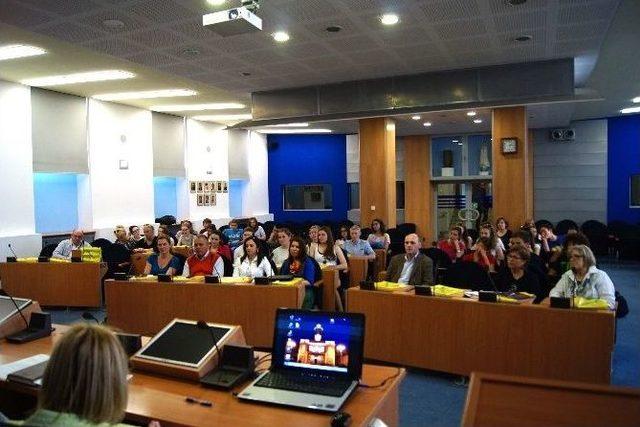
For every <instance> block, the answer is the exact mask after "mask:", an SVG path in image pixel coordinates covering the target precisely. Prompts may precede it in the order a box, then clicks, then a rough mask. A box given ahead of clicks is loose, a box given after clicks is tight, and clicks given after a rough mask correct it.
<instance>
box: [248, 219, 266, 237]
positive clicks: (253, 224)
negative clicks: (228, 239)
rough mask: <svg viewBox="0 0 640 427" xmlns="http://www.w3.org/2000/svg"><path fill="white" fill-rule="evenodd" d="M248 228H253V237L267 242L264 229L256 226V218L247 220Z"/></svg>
mask: <svg viewBox="0 0 640 427" xmlns="http://www.w3.org/2000/svg"><path fill="white" fill-rule="evenodd" d="M249 227H251V228H253V235H254V236H255V237H256V238H257V239H260V240H267V234H266V233H265V232H264V228H262V226H261V225H260V224H258V220H257V219H256V217H251V218H249Z"/></svg>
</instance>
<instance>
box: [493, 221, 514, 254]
mask: <svg viewBox="0 0 640 427" xmlns="http://www.w3.org/2000/svg"><path fill="white" fill-rule="evenodd" d="M496 235H497V236H498V239H500V240H502V245H503V246H504V247H505V248H506V247H507V246H509V239H510V238H511V230H509V223H508V222H507V220H506V219H505V218H504V217H503V216H501V217H499V218H498V219H496Z"/></svg>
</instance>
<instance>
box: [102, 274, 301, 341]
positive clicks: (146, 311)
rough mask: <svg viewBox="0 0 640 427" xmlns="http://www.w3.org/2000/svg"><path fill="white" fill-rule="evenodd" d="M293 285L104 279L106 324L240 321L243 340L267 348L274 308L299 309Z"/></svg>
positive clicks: (133, 327)
mask: <svg viewBox="0 0 640 427" xmlns="http://www.w3.org/2000/svg"><path fill="white" fill-rule="evenodd" d="M303 295H304V294H303V293H301V292H300V288H299V287H295V286H254V285H226V284H216V285H209V284H203V283H186V284H176V283H157V282H121V281H112V280H107V281H106V282H105V298H106V306H107V319H108V322H109V325H110V326H113V327H116V328H120V329H122V330H123V331H126V332H130V333H137V334H142V335H154V334H156V333H157V332H158V331H159V330H161V329H162V328H163V327H165V326H166V325H167V323H169V322H170V321H171V320H172V319H174V318H183V319H191V320H205V321H207V322H218V323H226V324H231V325H241V326H242V330H243V332H244V335H245V338H246V339H247V344H249V345H252V346H255V347H271V345H272V343H273V328H274V320H275V312H276V309H277V308H278V307H288V308H299V307H301V306H302V296H303Z"/></svg>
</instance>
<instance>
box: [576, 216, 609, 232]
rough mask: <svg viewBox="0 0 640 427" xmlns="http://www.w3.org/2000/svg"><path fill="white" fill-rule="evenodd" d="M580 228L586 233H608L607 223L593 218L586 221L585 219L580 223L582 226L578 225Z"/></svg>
mask: <svg viewBox="0 0 640 427" xmlns="http://www.w3.org/2000/svg"><path fill="white" fill-rule="evenodd" d="M580 229H581V230H582V232H583V233H585V234H587V233H594V234H599V233H601V234H606V233H608V228H607V225H606V224H604V223H602V222H600V221H597V220H595V219H590V220H588V221H585V222H583V223H582V226H581V227H580Z"/></svg>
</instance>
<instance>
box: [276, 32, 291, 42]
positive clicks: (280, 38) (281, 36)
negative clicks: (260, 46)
mask: <svg viewBox="0 0 640 427" xmlns="http://www.w3.org/2000/svg"><path fill="white" fill-rule="evenodd" d="M272 36H273V39H274V40H275V41H277V42H279V43H284V42H286V41H288V40H289V39H290V37H289V34H288V33H286V32H284V31H276V32H275V33H273V34H272Z"/></svg>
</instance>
